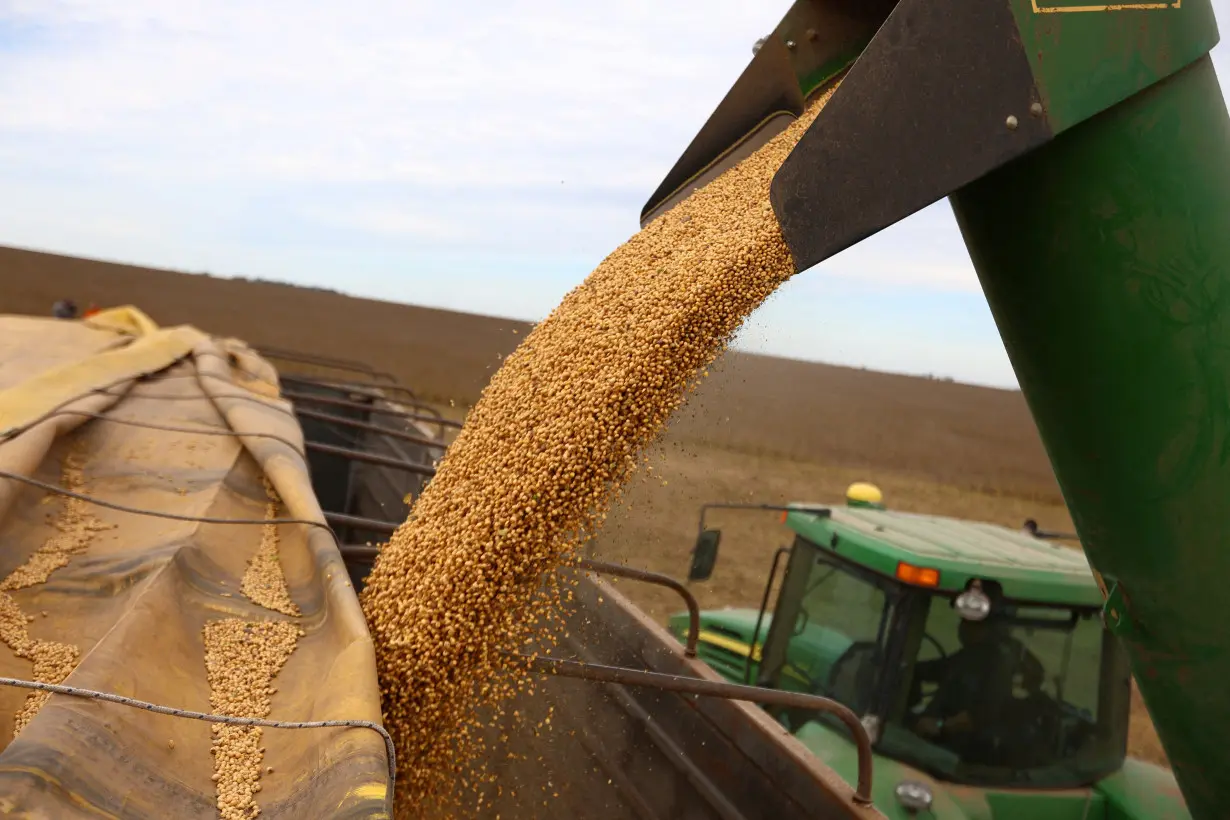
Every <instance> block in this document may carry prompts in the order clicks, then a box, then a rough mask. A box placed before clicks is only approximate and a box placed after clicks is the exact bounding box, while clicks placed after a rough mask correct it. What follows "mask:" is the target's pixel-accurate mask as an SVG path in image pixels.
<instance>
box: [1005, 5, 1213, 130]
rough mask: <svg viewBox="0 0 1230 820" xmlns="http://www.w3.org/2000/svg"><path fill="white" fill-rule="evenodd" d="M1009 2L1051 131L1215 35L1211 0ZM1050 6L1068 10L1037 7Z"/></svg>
mask: <svg viewBox="0 0 1230 820" xmlns="http://www.w3.org/2000/svg"><path fill="white" fill-rule="evenodd" d="M1009 2H1011V3H1012V11H1013V15H1014V17H1015V18H1016V21H1017V28H1018V30H1019V31H1020V35H1021V42H1022V43H1023V44H1024V46H1025V51H1026V55H1027V56H1028V58H1029V62H1030V65H1031V67H1032V68H1033V73H1034V79H1035V81H1036V84H1037V88H1038V92H1039V94H1040V96H1041V98H1042V102H1043V104H1044V106H1045V109H1046V115H1047V117H1048V120H1049V122H1050V125H1051V130H1052V132H1054V133H1056V134H1058V133H1060V132H1062V131H1066V130H1067V129H1069V128H1071V127H1072V126H1074V125H1076V124H1077V123H1080V122H1082V121H1084V120H1087V119H1089V118H1090V117H1092V116H1094V115H1095V114H1097V113H1098V112H1100V111H1105V110H1106V109H1108V108H1110V107H1111V106H1113V105H1116V104H1117V103H1120V102H1122V101H1123V100H1126V99H1127V98H1128V97H1130V96H1132V95H1133V94H1135V93H1136V92H1138V91H1140V90H1141V89H1144V88H1147V87H1148V86H1150V85H1152V84H1153V83H1156V82H1157V81H1159V80H1161V79H1163V78H1165V77H1168V76H1170V75H1172V74H1174V73H1175V72H1176V71H1179V70H1180V69H1182V68H1183V67H1184V66H1186V65H1189V64H1191V63H1192V62H1194V61H1195V60H1198V59H1200V58H1201V57H1202V56H1204V55H1205V54H1207V53H1208V52H1209V50H1210V49H1211V48H1213V46H1215V45H1216V44H1217V40H1218V35H1217V22H1216V20H1215V19H1214V17H1213V6H1212V3H1211V2H1210V1H1209V0H1181V2H1173V0H1172V2H1171V3H1169V4H1164V7H1163V8H1143V7H1141V6H1140V5H1138V6H1137V7H1135V8H1116V9H1110V10H1106V9H1105V7H1104V6H1101V5H1100V4H1096V3H1084V2H1076V0H1045V2H1044V0H1009ZM1143 5H1149V4H1143ZM1056 8H1064V9H1066V11H1062V12H1046V11H1043V9H1056ZM1081 9H1085V10H1081ZM1004 113H1005V115H1007V114H1010V113H1017V115H1018V116H1020V115H1021V114H1020V113H1018V112H1011V111H1005V112H1004Z"/></svg>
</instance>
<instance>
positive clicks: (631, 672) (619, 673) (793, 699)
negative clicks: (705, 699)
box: [506, 652, 873, 805]
mask: <svg viewBox="0 0 1230 820" xmlns="http://www.w3.org/2000/svg"><path fill="white" fill-rule="evenodd" d="M506 654H508V655H511V656H513V657H515V658H517V659H519V660H523V661H527V662H528V663H529V664H530V665H531V666H532V667H534V668H535V669H537V670H539V671H540V672H545V673H547V674H550V675H557V676H559V677H564V678H578V679H581V680H591V681H601V682H603V683H617V684H622V685H628V686H646V687H650V688H653V689H662V690H664V691H667V692H682V693H684V694H689V695H705V696H709V697H717V698H725V699H727V700H743V701H750V702H752V703H762V704H766V705H769V706H784V707H786V708H793V709H810V710H813V711H816V712H825V713H827V714H830V715H833V716H835V717H836V718H837V719H838V720H840V721H841V722H842V723H843V724H845V726H846V728H847V729H849V730H850V734H851V735H853V737H854V745H855V747H856V748H857V750H858V785H857V786H856V788H855V791H854V801H855V802H856V803H860V804H863V805H870V804H871V781H872V765H873V757H872V751H871V736H870V735H868V734H867V729H866V727H865V726H863V724H862V723H861V722H860V721H859V719H858V716H857V715H855V714H854V712H852V711H851V710H850V709H849V707H847V706H844V705H842V704H840V703H838V702H837V701H835V700H830V699H829V698H823V697H820V696H819V695H807V694H804V693H802V692H787V691H785V690H782V689H767V688H765V687H761V686H745V685H743V684H740V683H727V682H726V681H712V680H705V679H703V678H691V677H685V676H683V675H668V674H665V673H662V672H648V671H644V670H640V669H628V668H626V667H623V666H602V665H599V664H594V663H582V662H580V661H569V660H564V659H563V658H552V657H549V656H548V657H544V656H542V655H525V654H522V653H520V652H508V653H506Z"/></svg>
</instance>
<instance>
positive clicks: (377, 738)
mask: <svg viewBox="0 0 1230 820" xmlns="http://www.w3.org/2000/svg"><path fill="white" fill-rule="evenodd" d="M0 349H3V350H4V351H5V355H4V356H3V357H2V358H0V644H2V645H3V647H4V648H2V649H0V814H3V815H14V816H21V817H54V818H76V817H83V818H84V817H122V818H137V819H140V820H144V819H145V818H149V819H150V820H153V818H159V820H161V818H166V817H174V818H213V817H218V816H219V813H220V812H219V809H220V808H225V809H226V811H227V813H226V814H224V815H223V816H225V817H253V816H256V815H255V814H254V813H253V812H254V810H255V809H259V810H260V816H261V817H263V818H296V820H298V819H299V818H320V817H330V818H388V817H389V816H390V806H389V803H390V792H391V788H390V787H391V786H392V785H393V780H394V763H395V760H394V756H393V752H392V749H391V746H389V745H386V744H387V743H388V742H389V738H388V736H387V735H386V734H385V733H384V728H383V726H382V725H381V714H380V693H379V687H378V682H377V679H376V665H375V656H374V652H373V648H372V643H371V636H370V634H369V633H368V630H367V626H366V624H365V622H364V619H363V614H362V612H361V610H360V608H359V602H358V599H357V597H356V595H355V590H356V588H359V587H361V586H362V583H363V580H364V578H365V577H366V574H367V571H368V570H369V569H370V565H371V563H372V560H373V559H374V557H375V555H376V554H377V551H378V547H377V546H373V545H372V542H373V541H379V540H380V539H381V538H383V537H385V536H387V535H388V533H390V532H392V531H393V529H394V528H395V527H396V526H397V525H398V524H400V523H401V522H402V521H403V520H404V519H405V517H406V514H407V510H408V506H407V505H408V502H409V500H411V499H412V498H413V497H414V496H415V495H417V494H418V493H419V492H421V491H422V489H423V487H424V486H425V484H426V482H428V481H430V480H431V477H432V475H433V473H434V464H435V462H436V461H437V460H438V459H439V458H440V456H441V455H442V454H443V452H444V449H445V447H446V446H447V444H448V441H449V438H448V436H449V434H450V431H452V430H455V429H456V428H457V427H458V426H459V424H458V422H455V421H450V420H448V419H444V418H442V417H441V416H440V415H439V414H438V413H436V412H435V411H434V410H433V409H432V408H431V407H430V405H425V404H423V403H422V402H420V401H419V400H418V399H417V397H416V396H415V395H414V394H413V393H412V392H411V391H409V390H407V389H406V388H404V387H401V386H399V385H397V384H396V383H395V382H394V381H392V380H391V379H390V378H389V377H388V376H387V374H379V373H376V372H374V371H372V370H371V369H370V368H367V367H366V366H364V365H363V364H362V363H358V362H349V361H345V360H340V359H336V358H332V357H325V356H319V355H313V354H305V353H302V352H296V351H286V350H278V349H276V348H264V349H262V350H261V351H260V352H258V351H257V350H256V349H254V348H252V347H250V346H249V345H247V344H245V343H243V342H240V341H238V340H234V339H218V338H214V337H210V336H208V335H207V334H205V333H202V332H200V331H198V330H196V329H194V328H191V327H173V328H160V327H158V326H157V325H155V324H154V322H153V321H152V320H150V319H149V317H147V316H145V315H144V314H142V313H141V312H140V311H138V310H135V309H131V308H129V309H117V310H109V311H103V312H101V313H100V314H99V315H97V316H94V317H91V318H90V319H88V320H85V321H61V320H53V319H34V318H30V317H19V316H0ZM274 360H276V361H278V362H280V363H282V372H279V371H278V370H277V369H275V368H274V367H273V366H272V365H271V363H270V362H271V361H274ZM570 571H571V572H577V573H580V577H579V578H578V583H577V586H576V588H575V593H576V596H577V602H576V605H575V607H573V608H571V609H570V610H569V611H568V612H567V613H565V614H566V615H567V617H568V621H567V625H568V635H567V636H566V638H565V639H564V641H563V643H562V644H561V645H560V646H552V647H551V649H550V655H549V656H544V657H538V658H536V659H535V658H531V657H530V656H529V655H525V656H523V657H522V658H521V661H523V662H525V663H529V664H534V665H535V666H536V667H537V669H538V671H539V672H541V673H542V674H541V675H540V676H539V684H538V686H537V691H536V692H535V693H534V694H532V695H530V694H526V695H524V696H522V698H521V700H519V701H518V702H516V703H514V704H513V709H514V710H516V711H517V712H519V713H521V714H522V715H525V716H526V717H527V718H529V720H528V722H527V721H512V720H510V719H509V718H508V717H507V715H506V716H505V718H503V719H501V720H498V721H497V720H495V719H493V720H492V723H491V726H490V732H491V736H490V737H489V738H488V741H489V742H488V746H487V750H488V756H489V759H488V760H487V763H488V765H489V768H490V770H491V771H493V772H494V773H496V774H497V775H498V777H499V781H498V782H499V793H498V794H494V795H491V796H492V798H493V800H492V802H491V804H490V805H488V806H487V807H486V809H485V810H484V811H483V812H482V813H483V814H484V815H488V816H495V815H498V816H501V817H506V818H520V817H561V816H566V817H601V818H615V819H616V820H618V818H647V817H662V818H666V817H671V818H674V817H681V818H731V820H733V819H734V818H770V817H800V816H812V817H821V818H848V819H850V820H872V818H876V817H882V816H883V815H881V814H880V813H879V812H877V811H876V810H875V809H874V808H872V807H871V806H870V805H869V795H870V793H871V789H872V779H871V778H872V767H871V764H872V757H871V744H870V739H869V737H868V735H867V733H866V731H865V729H864V727H863V726H862V725H861V724H860V723H859V722H858V719H857V718H856V717H855V716H854V714H853V712H851V711H849V710H848V709H846V708H845V707H843V706H841V705H840V704H837V703H836V702H832V701H828V700H825V699H822V698H817V697H815V696H811V695H808V694H806V693H799V692H783V691H778V690H771V689H760V688H756V687H746V686H738V685H734V684H731V683H730V682H728V681H725V680H723V679H722V678H721V677H720V676H719V675H717V674H716V673H715V672H713V670H711V669H710V668H709V667H708V666H706V665H705V664H704V663H702V662H701V661H699V660H697V659H696V658H695V633H697V632H698V631H699V619H698V618H699V613H698V611H697V608H696V606H695V601H694V600H692V599H691V598H690V596H688V594H687V592H686V590H685V589H684V587H683V585H682V584H680V583H678V582H676V581H673V580H672V579H669V578H665V577H663V576H658V575H654V574H652V573H644V572H638V571H636V570H634V569H629V568H626V567H619V566H612V565H603V564H598V563H583V564H582V565H581V566H579V567H575V568H573V569H572V570H570ZM603 575H617V576H622V577H625V578H630V579H636V580H638V581H640V582H648V583H658V584H662V585H665V586H669V587H671V588H672V589H675V590H676V591H678V592H679V593H680V594H681V596H682V597H683V599H684V600H685V601H687V602H688V603H689V606H690V609H691V610H692V611H693V612H696V613H697V619H696V620H695V624H694V628H693V629H692V633H693V638H691V639H689V640H687V641H685V644H683V645H681V644H680V643H678V642H676V641H675V640H674V639H673V638H672V637H671V636H670V635H669V633H668V632H667V631H666V630H665V629H663V628H662V627H660V626H658V625H657V624H654V623H652V622H651V621H649V619H647V618H646V617H645V616H644V614H643V613H641V612H639V611H638V610H637V609H636V608H635V607H634V606H632V605H631V604H630V603H629V602H628V601H627V599H625V598H624V597H623V596H622V595H620V594H619V593H618V592H617V591H616V590H615V589H613V588H612V587H611V586H609V585H608V584H606V583H604V582H603V581H602V580H600V576H603ZM529 649H533V648H532V647H529V648H527V651H528V650H529ZM538 649H540V650H541V649H543V647H539V648H538ZM271 659H272V660H271ZM757 701H767V702H769V703H773V704H777V705H783V706H786V705H793V706H796V707H806V708H809V709H818V710H821V711H831V712H832V713H833V714H834V715H836V716H837V718H838V719H839V720H841V721H844V722H843V725H844V726H846V732H847V734H848V736H849V737H850V738H851V739H852V741H853V742H854V744H855V746H856V747H857V748H858V749H859V752H858V754H859V757H860V760H861V761H862V762H861V764H860V767H859V769H860V771H859V774H858V775H856V776H855V778H854V780H855V785H854V786H850V785H848V784H847V783H845V782H844V781H843V780H842V779H841V778H840V777H839V776H838V775H837V774H835V773H834V772H832V771H830V770H829V769H828V768H827V767H826V766H824V764H823V763H822V762H821V761H819V760H818V759H817V758H816V757H815V756H814V755H811V754H810V753H809V752H808V751H807V748H806V747H805V746H804V745H803V744H802V743H801V742H799V741H798V740H797V739H796V738H794V737H792V736H791V735H790V733H789V732H787V731H786V730H785V729H784V728H783V727H782V726H781V725H780V724H778V723H777V722H775V721H774V720H773V719H772V718H771V717H769V716H768V715H767V714H766V713H765V712H764V711H763V710H762V709H759V708H757V707H756V706H754V705H752V704H753V702H757ZM548 715H549V716H550V717H551V718H552V720H551V728H550V729H548V730H546V731H542V730H536V729H535V728H534V725H535V724H536V723H538V722H539V721H540V720H542V719H544V718H546V717H547V716H548ZM211 724H212V726H211ZM214 727H217V728H216V729H215V728H214ZM255 729H259V730H260V731H261V732H262V733H263V734H262V735H261V736H259V737H255V736H252V735H249V734H245V733H247V732H251V731H253V730H255Z"/></svg>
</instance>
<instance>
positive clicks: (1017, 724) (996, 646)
mask: <svg viewBox="0 0 1230 820" xmlns="http://www.w3.org/2000/svg"><path fill="white" fill-rule="evenodd" d="M929 597H930V599H931V600H930V606H929V611H928V614H927V617H926V628H925V633H924V634H923V635H922V639H921V643H920V645H919V649H918V652H917V657H916V659H915V662H914V664H913V668H912V671H911V672H908V673H907V679H906V683H907V685H908V686H909V692H908V696H907V698H906V701H905V711H904V714H902V715H899V716H896V717H895V718H894V719H893V720H892V721H891V724H892V725H891V730H886V732H885V733H884V737H883V739H882V742H881V747H882V750H883V751H884V752H885V753H886V754H889V755H890V756H893V757H897V758H900V759H903V760H905V761H907V762H911V763H913V764H915V765H918V766H920V767H921V768H924V769H927V770H929V771H932V772H933V773H935V774H936V775H937V776H940V777H943V778H944V779H946V780H952V781H956V782H964V783H970V784H978V785H996V784H1002V785H1010V784H1022V783H1024V784H1033V785H1041V786H1054V787H1063V786H1076V785H1083V784H1087V783H1089V782H1092V781H1093V780H1095V779H1097V778H1098V777H1100V776H1102V775H1104V774H1106V773H1108V772H1109V771H1113V770H1115V769H1117V768H1118V767H1119V765H1120V764H1121V763H1122V761H1123V757H1124V753H1125V749H1126V743H1127V722H1128V709H1129V703H1128V697H1129V694H1128V693H1129V686H1130V673H1129V671H1128V666H1127V662H1126V655H1125V653H1124V651H1123V649H1122V648H1121V646H1120V645H1119V643H1118V641H1117V640H1115V639H1114V638H1113V637H1112V636H1110V635H1109V634H1108V633H1107V632H1106V631H1105V630H1104V629H1103V627H1102V623H1101V620H1100V619H1099V618H1098V616H1097V613H1096V611H1094V610H1074V609H1070V608H1058V607H1049V606H1006V607H1004V609H1003V611H1002V612H997V613H994V614H992V615H991V617H989V618H987V619H986V620H983V621H969V620H964V619H962V618H961V617H960V616H959V615H958V614H957V613H956V611H955V610H954V609H953V606H952V601H951V599H949V598H946V597H941V596H929Z"/></svg>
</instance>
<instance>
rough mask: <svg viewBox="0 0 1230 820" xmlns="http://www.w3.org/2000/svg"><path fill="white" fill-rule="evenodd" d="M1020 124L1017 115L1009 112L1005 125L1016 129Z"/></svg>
mask: <svg viewBox="0 0 1230 820" xmlns="http://www.w3.org/2000/svg"><path fill="white" fill-rule="evenodd" d="M1018 124H1019V123H1017V119H1016V117H1015V116H1014V115H1012V114H1009V115H1008V119H1006V120H1004V125H1006V126H1008V130H1009V131H1015V130H1016V127H1017V125H1018Z"/></svg>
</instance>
